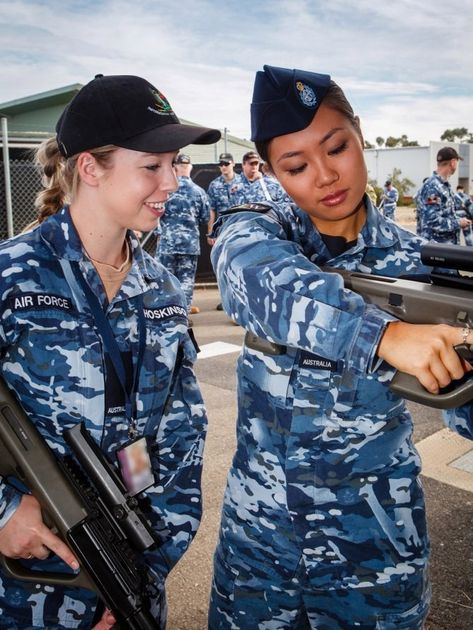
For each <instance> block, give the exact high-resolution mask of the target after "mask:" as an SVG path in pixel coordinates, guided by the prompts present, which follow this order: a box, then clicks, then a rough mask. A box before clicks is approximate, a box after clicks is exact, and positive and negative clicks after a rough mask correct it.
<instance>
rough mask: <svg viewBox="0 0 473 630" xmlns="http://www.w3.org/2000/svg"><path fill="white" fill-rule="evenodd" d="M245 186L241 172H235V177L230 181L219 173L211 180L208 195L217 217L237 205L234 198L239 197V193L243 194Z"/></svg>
mask: <svg viewBox="0 0 473 630" xmlns="http://www.w3.org/2000/svg"><path fill="white" fill-rule="evenodd" d="M243 186H244V185H243V181H242V176H241V175H240V174H239V173H235V176H234V178H233V179H232V180H230V181H229V182H226V181H225V178H224V177H223V175H219V176H218V177H216V178H215V179H213V180H212V181H211V182H210V184H209V187H208V189H207V195H208V197H209V203H210V207H211V209H212V210H214V212H215V213H216V215H217V217H218V215H219V214H220V213H221V212H223V211H224V210H227V209H228V208H230V207H231V206H233V205H235V201H234V200H235V199H238V197H237V195H239V194H241V192H242V190H243Z"/></svg>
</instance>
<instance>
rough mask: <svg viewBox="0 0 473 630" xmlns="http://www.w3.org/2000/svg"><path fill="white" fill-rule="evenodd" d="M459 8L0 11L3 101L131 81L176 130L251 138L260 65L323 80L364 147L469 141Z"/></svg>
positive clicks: (299, 3) (191, 3) (370, 3)
mask: <svg viewBox="0 0 473 630" xmlns="http://www.w3.org/2000/svg"><path fill="white" fill-rule="evenodd" d="M472 24H473V3H472V2H468V1H466V2H465V0H450V1H449V2H448V3H446V2H445V1H444V0H411V1H409V0H397V1H396V2H392V0H329V1H327V0H253V2H249V1H248V0H237V1H232V0H222V1H220V2H217V1H214V0H167V1H166V2H164V1H162V0H139V1H137V2H130V1H126V2H124V1H122V0H74V1H68V0H18V1H15V0H0V59H1V60H2V64H1V65H2V70H1V73H0V102H5V101H10V100H14V99H17V98H21V97H23V96H28V95H31V94H35V93H38V92H43V91H47V90H52V89H56V88H59V87H63V86H65V85H70V84H72V83H86V82H88V81H89V80H90V79H92V78H93V76H94V75H95V74H97V73H102V74H137V75H140V76H143V77H145V78H146V79H148V80H149V81H150V82H151V83H153V84H154V85H155V86H156V87H157V88H158V89H159V90H161V92H163V93H164V94H165V95H166V97H167V98H168V100H169V101H170V103H171V105H172V106H173V109H174V110H175V112H176V113H177V115H178V116H180V117H181V118H185V119H187V120H191V121H193V122H196V123H200V124H203V125H208V126H212V127H218V128H220V129H223V128H224V127H227V129H228V130H229V132H230V133H231V134H233V135H237V136H241V137H244V138H249V136H250V122H249V104H250V101H251V95H252V90H253V81H254V76H255V72H256V71H257V70H260V69H262V66H263V64H270V65H275V66H283V67H290V68H294V67H295V68H301V69H304V70H312V71H315V72H322V73H327V74H330V75H331V76H332V78H333V79H334V80H335V81H336V82H337V83H339V84H340V85H341V87H342V88H343V89H344V90H345V92H346V94H347V96H348V98H349V100H350V101H351V103H352V105H353V106H354V109H355V110H356V112H357V113H358V114H359V116H360V118H361V122H362V127H363V130H364V134H365V138H366V139H367V140H369V141H371V142H373V143H374V141H375V139H376V137H377V136H382V137H384V138H386V137H387V136H389V135H394V136H400V135H402V134H406V135H407V136H408V137H409V139H411V140H418V141H419V142H420V143H421V144H427V143H428V142H429V140H439V139H440V135H441V133H442V132H443V131H444V130H445V129H447V128H452V127H467V128H468V130H469V131H471V132H473V90H472V84H473V78H472V77H473V71H472V70H473V55H472V35H471V27H472Z"/></svg>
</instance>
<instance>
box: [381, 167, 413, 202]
mask: <svg viewBox="0 0 473 630" xmlns="http://www.w3.org/2000/svg"><path fill="white" fill-rule="evenodd" d="M401 175H402V171H401V169H400V168H396V167H394V168H393V172H392V173H391V174H390V175H388V177H387V179H390V180H391V182H392V185H393V186H394V188H397V191H398V193H399V203H400V204H404V203H405V201H404V197H406V195H407V193H408V192H409V190H410V189H411V188H413V187H414V186H415V184H414V182H413V181H411V180H410V179H409V178H408V177H401Z"/></svg>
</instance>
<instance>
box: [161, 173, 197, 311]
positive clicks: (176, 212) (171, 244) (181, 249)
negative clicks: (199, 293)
mask: <svg viewBox="0 0 473 630" xmlns="http://www.w3.org/2000/svg"><path fill="white" fill-rule="evenodd" d="M177 179H178V182H179V188H178V190H177V191H176V192H175V193H173V195H172V196H171V197H170V199H169V201H167V202H166V205H165V207H166V210H165V212H164V215H163V216H162V217H161V220H160V238H159V244H158V248H157V251H156V254H157V257H158V260H159V262H160V263H161V264H163V265H164V266H165V267H166V269H167V270H168V271H170V272H171V273H173V274H174V275H175V276H176V278H177V279H178V280H179V282H180V283H181V286H182V289H183V291H184V294H185V296H186V300H187V308H188V309H190V307H191V304H192V295H193V292H194V282H195V274H196V271H197V260H198V257H199V254H200V232H199V224H201V223H207V222H208V220H209V215H210V208H209V201H208V198H207V195H206V193H205V191H204V190H203V188H201V187H200V186H198V185H197V184H195V183H194V182H193V181H192V179H191V178H190V177H184V176H183V177H178V178H177Z"/></svg>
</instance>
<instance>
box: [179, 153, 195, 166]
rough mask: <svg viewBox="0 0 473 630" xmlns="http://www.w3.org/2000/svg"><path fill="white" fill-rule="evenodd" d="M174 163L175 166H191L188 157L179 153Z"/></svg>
mask: <svg viewBox="0 0 473 630" xmlns="http://www.w3.org/2000/svg"><path fill="white" fill-rule="evenodd" d="M175 162H176V164H191V163H192V160H191V158H190V156H189V155H185V154H184V153H179V155H178V156H177V158H176V160H175Z"/></svg>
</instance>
